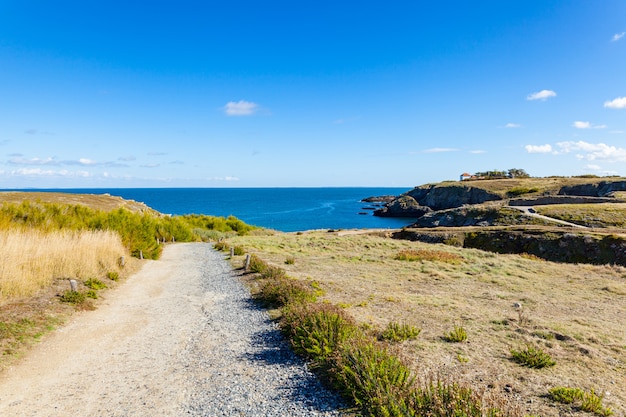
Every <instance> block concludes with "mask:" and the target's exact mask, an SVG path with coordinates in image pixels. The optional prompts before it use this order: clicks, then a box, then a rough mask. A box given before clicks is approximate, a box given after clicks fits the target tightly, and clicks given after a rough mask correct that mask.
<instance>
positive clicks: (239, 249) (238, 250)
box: [233, 246, 246, 256]
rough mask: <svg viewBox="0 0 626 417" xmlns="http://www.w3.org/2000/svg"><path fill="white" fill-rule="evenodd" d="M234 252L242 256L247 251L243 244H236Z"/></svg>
mask: <svg viewBox="0 0 626 417" xmlns="http://www.w3.org/2000/svg"><path fill="white" fill-rule="evenodd" d="M233 254H234V255H236V256H241V255H245V254H246V251H245V250H244V248H243V246H235V247H234V248H233Z"/></svg>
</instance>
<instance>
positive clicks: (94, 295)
mask: <svg viewBox="0 0 626 417" xmlns="http://www.w3.org/2000/svg"><path fill="white" fill-rule="evenodd" d="M85 297H87V298H91V299H94V300H96V299H98V293H97V292H96V290H87V291H86V292H85Z"/></svg>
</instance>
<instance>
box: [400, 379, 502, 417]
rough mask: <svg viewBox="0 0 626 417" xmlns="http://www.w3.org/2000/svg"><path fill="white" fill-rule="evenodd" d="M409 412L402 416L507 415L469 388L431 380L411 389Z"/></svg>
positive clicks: (464, 416) (476, 416)
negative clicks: (420, 386) (415, 388)
mask: <svg viewBox="0 0 626 417" xmlns="http://www.w3.org/2000/svg"><path fill="white" fill-rule="evenodd" d="M407 405H408V407H407V409H408V410H409V411H410V413H405V414H402V415H403V416H406V415H410V416H415V417H417V416H437V417H458V416H463V417H485V416H489V417H498V416H505V415H507V413H506V411H505V410H502V409H499V408H497V407H493V406H490V405H489V404H488V403H486V402H485V400H484V399H483V398H482V396H481V395H479V394H478V393H476V392H474V391H473V390H472V389H471V388H469V387H465V386H461V385H458V384H445V383H442V382H441V381H436V382H433V381H431V382H430V383H429V384H427V385H426V386H425V387H423V388H420V389H417V390H415V391H413V392H412V393H411V394H410V396H409V400H408V401H407Z"/></svg>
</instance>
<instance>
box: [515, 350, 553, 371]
mask: <svg viewBox="0 0 626 417" xmlns="http://www.w3.org/2000/svg"><path fill="white" fill-rule="evenodd" d="M511 356H512V357H513V360H514V361H515V362H517V363H519V364H520V365H523V366H527V367H529V368H534V369H540V368H548V367H551V366H554V365H556V362H555V361H554V360H553V359H552V357H551V356H550V355H549V354H547V353H546V352H544V351H543V350H542V349H541V348H537V347H534V346H530V345H529V346H527V347H526V348H525V349H520V350H515V349H511Z"/></svg>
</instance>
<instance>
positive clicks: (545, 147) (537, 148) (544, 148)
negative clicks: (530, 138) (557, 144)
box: [524, 144, 552, 153]
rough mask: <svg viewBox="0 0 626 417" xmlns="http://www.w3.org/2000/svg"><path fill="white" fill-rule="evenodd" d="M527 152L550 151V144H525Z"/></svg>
mask: <svg viewBox="0 0 626 417" xmlns="http://www.w3.org/2000/svg"><path fill="white" fill-rule="evenodd" d="M524 148H525V149H526V152H528V153H550V152H552V145H550V144H546V145H526V146H524Z"/></svg>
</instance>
